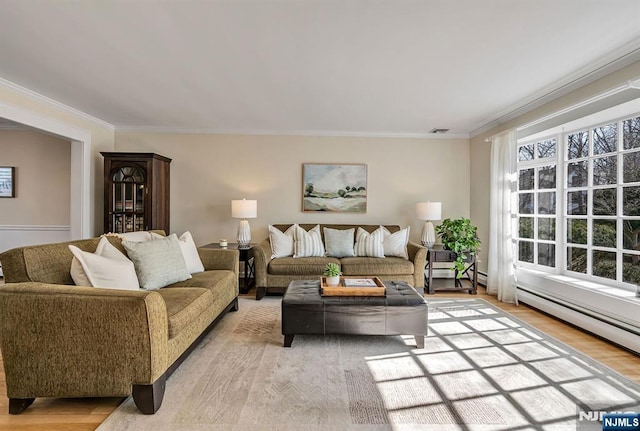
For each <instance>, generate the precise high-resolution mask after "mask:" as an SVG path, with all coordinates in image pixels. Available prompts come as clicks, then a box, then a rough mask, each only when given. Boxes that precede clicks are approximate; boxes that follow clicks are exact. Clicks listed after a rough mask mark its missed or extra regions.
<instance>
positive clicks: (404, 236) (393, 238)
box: [380, 226, 409, 259]
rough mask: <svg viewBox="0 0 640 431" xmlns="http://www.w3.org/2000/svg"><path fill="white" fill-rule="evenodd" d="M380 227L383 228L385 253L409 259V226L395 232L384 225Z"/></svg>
mask: <svg viewBox="0 0 640 431" xmlns="http://www.w3.org/2000/svg"><path fill="white" fill-rule="evenodd" d="M380 229H382V236H383V241H382V247H383V248H384V255H385V256H395V257H402V258H404V259H409V254H408V253H407V243H408V242H409V226H407V227H405V228H404V229H400V230H399V231H398V232H394V233H391V232H389V229H387V228H386V227H384V226H380Z"/></svg>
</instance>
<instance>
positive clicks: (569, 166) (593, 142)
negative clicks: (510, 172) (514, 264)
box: [515, 116, 640, 284]
mask: <svg viewBox="0 0 640 431" xmlns="http://www.w3.org/2000/svg"><path fill="white" fill-rule="evenodd" d="M517 153H518V160H517V168H518V190H517V200H518V204H517V208H518V214H517V223H516V226H517V227H516V229H515V230H516V232H515V238H516V241H517V250H518V262H519V264H520V265H521V266H529V265H535V266H536V267H537V268H538V269H541V268H542V269H545V270H546V271H553V272H555V273H567V274H573V275H578V276H582V277H588V278H594V280H599V281H600V282H606V283H610V284H611V283H613V284H622V283H640V116H630V117H626V118H622V119H619V120H617V121H609V122H605V123H602V124H593V125H591V126H588V127H581V128H579V129H574V130H570V131H567V132H562V133H556V134H553V135H551V134H550V135H549V136H546V137H544V138H543V139H536V140H531V141H526V140H525V141H523V142H520V143H519V144H518V152H517Z"/></svg>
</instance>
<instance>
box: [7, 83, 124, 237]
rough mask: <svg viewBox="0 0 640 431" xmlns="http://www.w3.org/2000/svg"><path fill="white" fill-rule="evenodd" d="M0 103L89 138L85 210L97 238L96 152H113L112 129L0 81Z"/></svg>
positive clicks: (99, 165) (99, 181)
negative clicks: (87, 210)
mask: <svg viewBox="0 0 640 431" xmlns="http://www.w3.org/2000/svg"><path fill="white" fill-rule="evenodd" d="M0 103H5V104H7V105H10V106H14V107H17V108H21V109H26V110H28V111H30V112H33V113H34V114H35V115H39V116H42V117H45V118H47V119H48V120H50V121H54V122H61V123H64V124H66V125H69V126H72V127H75V128H78V129H81V130H84V131H86V132H88V133H89V134H90V136H91V160H92V164H91V175H90V179H89V180H90V182H91V184H90V189H91V196H90V202H89V206H90V209H91V215H90V220H89V225H90V232H92V234H99V233H101V232H102V224H103V206H104V204H103V174H102V172H103V159H102V156H101V155H100V151H113V145H114V128H113V127H112V126H109V125H108V124H106V123H102V122H99V121H94V120H92V119H91V118H88V117H85V116H83V115H80V114H78V113H75V112H73V111H71V110H68V109H65V108H64V107H62V106H61V105H59V104H57V103H56V102H53V101H50V100H47V99H44V98H42V97H38V96H37V95H33V94H31V93H30V92H29V91H28V90H26V91H25V90H22V89H19V88H16V87H14V86H11V85H8V84H7V83H6V82H3V81H0Z"/></svg>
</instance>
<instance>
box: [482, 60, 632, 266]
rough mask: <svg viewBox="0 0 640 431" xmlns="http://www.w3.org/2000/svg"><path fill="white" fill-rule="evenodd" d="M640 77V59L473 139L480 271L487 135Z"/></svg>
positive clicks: (486, 208)
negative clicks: (479, 240) (479, 241)
mask: <svg viewBox="0 0 640 431" xmlns="http://www.w3.org/2000/svg"><path fill="white" fill-rule="evenodd" d="M638 77H640V62H636V63H633V64H631V65H630V66H627V67H625V68H624V69H621V70H619V71H617V72H615V73H612V74H610V75H607V76H606V77H604V78H601V79H599V80H597V81H594V82H592V83H591V84H589V85H586V86H584V87H582V88H580V89H578V90H575V91H573V92H571V93H569V94H567V95H565V96H563V97H560V98H558V99H556V100H554V101H553V102H550V103H547V104H545V105H543V106H541V107H539V108H537V109H534V110H533V111H531V112H529V113H527V114H525V115H522V116H520V117H518V118H516V119H514V120H511V121H509V122H508V123H505V124H503V125H501V126H499V127H496V128H494V129H492V130H489V131H488V132H486V133H483V134H481V135H478V136H475V137H473V138H472V139H471V160H472V161H473V163H472V164H471V220H472V221H473V222H474V223H475V224H476V225H477V226H478V232H479V234H480V239H481V240H482V243H483V247H482V251H481V253H480V260H481V262H480V271H483V272H486V271H487V253H488V243H489V174H490V168H491V158H490V156H491V144H490V143H488V142H485V138H487V137H490V136H493V135H496V134H498V133H500V132H502V131H505V130H509V129H511V128H517V127H518V126H521V125H524V124H527V123H529V122H531V121H533V120H535V119H538V118H541V117H544V116H545V115H549V114H551V113H554V112H557V111H559V110H561V109H563V108H565V107H568V106H571V105H573V104H575V103H578V102H580V101H583V100H586V99H588V98H590V97H592V96H594V95H596V94H599V93H602V92H604V91H607V90H609V89H611V88H614V87H616V86H618V85H620V84H623V83H625V82H627V81H629V80H632V79H637V78H638Z"/></svg>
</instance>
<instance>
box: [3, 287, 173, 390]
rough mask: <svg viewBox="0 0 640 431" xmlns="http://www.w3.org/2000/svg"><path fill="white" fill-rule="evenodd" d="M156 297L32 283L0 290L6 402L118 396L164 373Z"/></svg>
mask: <svg viewBox="0 0 640 431" xmlns="http://www.w3.org/2000/svg"><path fill="white" fill-rule="evenodd" d="M167 344H168V323H167V310H166V306H165V303H164V300H163V299H162V297H161V296H160V294H159V293H158V292H150V291H143V290H139V291H127V290H116V289H97V288H92V287H80V286H67V285H57V284H45V283H35V282H24V283H8V284H5V285H2V286H0V348H1V349H2V356H3V360H4V368H5V374H6V381H7V395H8V397H9V398H30V397H39V396H43V397H83V396H124V395H128V394H130V393H131V385H132V384H151V383H153V382H154V381H156V380H157V379H158V378H159V377H160V376H161V375H162V374H163V373H164V372H165V371H166V369H167V367H168V366H169V365H170V364H168V363H167V362H168V354H167V350H168V349H167Z"/></svg>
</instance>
